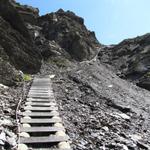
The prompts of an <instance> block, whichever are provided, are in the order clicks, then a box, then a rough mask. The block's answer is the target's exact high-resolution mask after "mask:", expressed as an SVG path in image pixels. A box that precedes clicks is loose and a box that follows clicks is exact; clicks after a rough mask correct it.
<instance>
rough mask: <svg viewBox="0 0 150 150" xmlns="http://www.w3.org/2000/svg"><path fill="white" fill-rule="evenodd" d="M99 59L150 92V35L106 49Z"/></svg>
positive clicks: (101, 52)
mask: <svg viewBox="0 0 150 150" xmlns="http://www.w3.org/2000/svg"><path fill="white" fill-rule="evenodd" d="M99 59H100V60H101V61H102V62H104V63H107V64H110V65H113V66H114V67H115V68H116V69H117V70H119V71H120V73H119V74H120V76H122V77H123V78H125V79H129V80H130V81H134V82H135V83H136V84H137V85H138V86H140V87H143V88H145V89H148V90H150V65H149V64H150V34H146V35H143V36H141V37H137V38H133V39H127V40H124V41H123V42H121V43H119V44H118V45H115V46H112V47H105V48H103V50H101V51H100V53H99Z"/></svg>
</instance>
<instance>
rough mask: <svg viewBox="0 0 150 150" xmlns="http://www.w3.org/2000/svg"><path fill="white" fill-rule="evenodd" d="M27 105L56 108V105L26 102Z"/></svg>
mask: <svg viewBox="0 0 150 150" xmlns="http://www.w3.org/2000/svg"><path fill="white" fill-rule="evenodd" d="M26 105H31V106H56V103H52V102H51V103H50V102H49V103H38V102H26Z"/></svg>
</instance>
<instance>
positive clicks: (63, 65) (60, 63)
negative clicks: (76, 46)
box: [48, 58, 69, 68]
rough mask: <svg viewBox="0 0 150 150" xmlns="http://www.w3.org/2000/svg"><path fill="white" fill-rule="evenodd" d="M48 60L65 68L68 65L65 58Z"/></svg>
mask: <svg viewBox="0 0 150 150" xmlns="http://www.w3.org/2000/svg"><path fill="white" fill-rule="evenodd" d="M48 62H49V63H51V64H55V65H57V66H58V67H62V68H65V67H67V66H68V65H69V61H68V60H67V59H65V58H50V59H49V60H48Z"/></svg>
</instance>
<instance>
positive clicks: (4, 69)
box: [0, 46, 20, 86]
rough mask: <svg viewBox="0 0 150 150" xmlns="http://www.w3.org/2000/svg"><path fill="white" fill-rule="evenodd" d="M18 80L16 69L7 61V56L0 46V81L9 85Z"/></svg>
mask: <svg viewBox="0 0 150 150" xmlns="http://www.w3.org/2000/svg"><path fill="white" fill-rule="evenodd" d="M19 80H20V78H19V73H18V71H17V70H16V69H15V68H14V66H12V65H11V64H10V63H9V57H8V56H7V54H6V53H5V52H4V49H3V48H2V47H1V46H0V83H2V84H5V85H8V86H11V85H14V84H15V82H17V81H19Z"/></svg>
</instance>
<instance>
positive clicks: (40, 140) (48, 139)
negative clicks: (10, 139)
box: [20, 135, 69, 144]
mask: <svg viewBox="0 0 150 150" xmlns="http://www.w3.org/2000/svg"><path fill="white" fill-rule="evenodd" d="M67 140H69V137H68V136H56V135H52V136H48V137H43V136H42V137H29V138H23V137H20V143H24V144H33V143H56V142H63V141H67Z"/></svg>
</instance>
